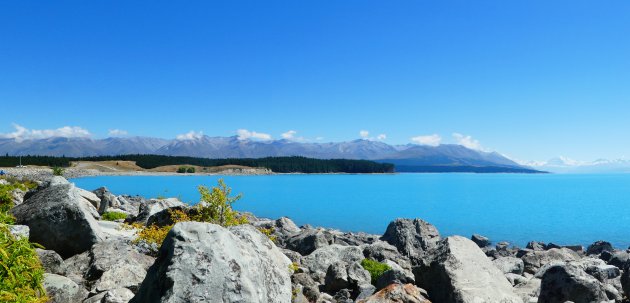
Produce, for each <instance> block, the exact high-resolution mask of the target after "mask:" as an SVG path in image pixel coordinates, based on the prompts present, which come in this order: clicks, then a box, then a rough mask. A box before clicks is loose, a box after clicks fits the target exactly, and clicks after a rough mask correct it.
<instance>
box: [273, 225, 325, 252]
mask: <svg viewBox="0 0 630 303" xmlns="http://www.w3.org/2000/svg"><path fill="white" fill-rule="evenodd" d="M333 242H334V237H333V235H332V234H331V233H330V232H329V231H327V230H325V229H321V228H317V229H306V230H303V231H302V232H301V233H299V234H296V235H294V236H292V237H289V238H288V239H286V243H285V245H286V248H287V249H290V250H293V251H297V252H299V253H300V254H302V255H304V256H306V255H308V254H310V253H312V252H313V251H315V250H316V249H318V248H321V247H324V246H328V245H331V244H333Z"/></svg>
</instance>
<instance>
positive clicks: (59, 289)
mask: <svg viewBox="0 0 630 303" xmlns="http://www.w3.org/2000/svg"><path fill="white" fill-rule="evenodd" d="M42 285H43V286H44V290H46V294H47V295H48V297H49V298H50V301H48V302H49V303H71V302H82V301H83V299H85V298H87V296H88V292H87V290H85V289H83V288H82V287H81V286H79V285H77V284H76V283H74V282H73V281H72V280H70V279H68V278H66V277H64V276H60V275H55V274H49V273H45V274H44V282H43V283H42Z"/></svg>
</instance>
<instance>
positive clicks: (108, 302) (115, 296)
mask: <svg viewBox="0 0 630 303" xmlns="http://www.w3.org/2000/svg"><path fill="white" fill-rule="evenodd" d="M131 298H133V292H132V291H131V290H129V289H126V288H116V289H112V290H108V291H106V292H102V293H100V294H97V295H95V296H92V297H89V298H88V299H86V300H85V301H83V303H127V302H129V300H131Z"/></svg>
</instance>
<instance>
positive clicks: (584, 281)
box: [538, 264, 609, 303]
mask: <svg viewBox="0 0 630 303" xmlns="http://www.w3.org/2000/svg"><path fill="white" fill-rule="evenodd" d="M608 300H609V298H608V296H607V294H606V290H605V288H604V285H603V284H602V283H600V282H599V281H597V280H596V279H595V278H593V277H592V276H590V275H589V274H587V273H586V272H584V271H583V270H582V269H581V268H580V267H578V266H576V265H572V264H562V265H554V266H552V267H551V268H549V269H547V271H546V272H545V274H544V275H543V277H542V280H541V285H540V296H539V297H538V302H541V303H564V302H566V301H573V302H575V303H590V302H602V301H604V302H605V301H608Z"/></svg>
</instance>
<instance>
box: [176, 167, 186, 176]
mask: <svg viewBox="0 0 630 303" xmlns="http://www.w3.org/2000/svg"><path fill="white" fill-rule="evenodd" d="M177 173H179V174H185V173H186V166H180V167H179V168H178V169H177Z"/></svg>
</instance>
